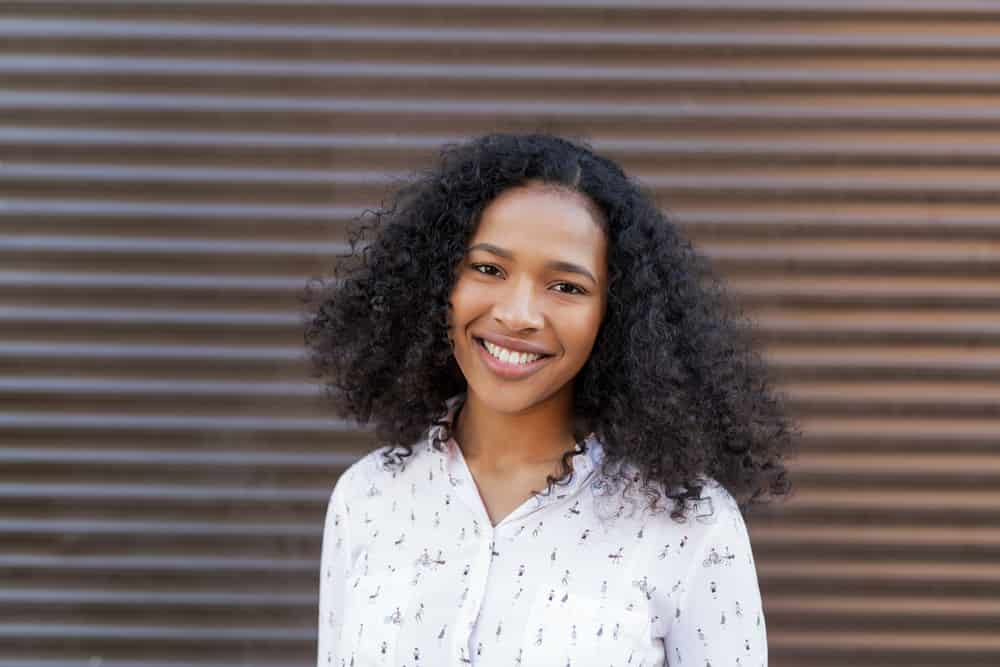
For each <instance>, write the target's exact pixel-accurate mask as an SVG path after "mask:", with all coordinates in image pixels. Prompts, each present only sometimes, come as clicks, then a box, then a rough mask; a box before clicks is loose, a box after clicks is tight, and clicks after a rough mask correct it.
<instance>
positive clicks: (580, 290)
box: [556, 283, 587, 294]
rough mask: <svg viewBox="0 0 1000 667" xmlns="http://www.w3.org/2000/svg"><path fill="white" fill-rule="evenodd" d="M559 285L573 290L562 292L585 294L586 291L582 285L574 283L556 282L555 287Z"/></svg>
mask: <svg viewBox="0 0 1000 667" xmlns="http://www.w3.org/2000/svg"><path fill="white" fill-rule="evenodd" d="M560 285H562V286H564V287H568V288H569V289H571V290H575V291H573V292H563V294H586V293H587V290H585V289H583V288H582V287H579V286H577V285H574V284H573V283H556V286H557V287H558V286H560ZM560 291H561V290H560Z"/></svg>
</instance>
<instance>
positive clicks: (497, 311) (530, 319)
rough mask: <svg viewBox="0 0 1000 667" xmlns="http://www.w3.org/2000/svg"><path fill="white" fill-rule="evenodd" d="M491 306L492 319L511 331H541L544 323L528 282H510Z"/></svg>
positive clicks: (532, 288) (531, 285)
mask: <svg viewBox="0 0 1000 667" xmlns="http://www.w3.org/2000/svg"><path fill="white" fill-rule="evenodd" d="M508 285H509V287H508V289H506V290H504V291H503V294H502V296H500V298H498V299H497V302H496V303H495V304H494V306H493V318H494V319H495V320H496V321H497V322H498V323H500V324H502V325H503V326H505V327H506V328H507V329H509V330H511V331H520V330H523V329H541V328H542V324H543V322H544V321H545V318H544V316H543V315H542V312H541V311H540V310H539V308H538V304H537V302H536V299H535V288H534V286H533V284H532V283H531V281H530V280H520V281H516V282H515V281H510V282H509V283H508Z"/></svg>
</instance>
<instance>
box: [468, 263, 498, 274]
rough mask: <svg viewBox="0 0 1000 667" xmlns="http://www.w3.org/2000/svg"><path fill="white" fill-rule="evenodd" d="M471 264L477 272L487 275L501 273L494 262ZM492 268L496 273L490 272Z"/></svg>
mask: <svg viewBox="0 0 1000 667" xmlns="http://www.w3.org/2000/svg"><path fill="white" fill-rule="evenodd" d="M471 266H472V270H473V271H476V272H477V273H482V274H483V275H485V276H493V275H500V269H498V268H497V267H495V266H493V265H492V264H472V265H471ZM482 269H487V270H486V271H483V270H482ZM490 269H492V270H493V271H496V273H490V272H489V270H490Z"/></svg>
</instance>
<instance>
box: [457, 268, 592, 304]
mask: <svg viewBox="0 0 1000 667" xmlns="http://www.w3.org/2000/svg"><path fill="white" fill-rule="evenodd" d="M471 267H472V270H473V271H475V272H477V273H482V274H483V275H484V276H488V275H492V274H489V273H483V272H482V271H480V270H479V269H480V267H488V268H491V269H495V270H497V271H499V270H500V269H499V268H497V267H496V266H493V265H492V264H472V265H471ZM556 284H557V285H568V286H569V287H572V288H573V289H575V290H576V292H561V294H568V295H570V296H575V295H577V294H580V295H582V294H586V293H587V290H585V289H583V288H582V287H579V286H577V285H574V284H573V283H567V282H560V283H556Z"/></svg>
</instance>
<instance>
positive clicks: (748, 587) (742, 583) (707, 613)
mask: <svg viewBox="0 0 1000 667" xmlns="http://www.w3.org/2000/svg"><path fill="white" fill-rule="evenodd" d="M723 496H725V494H723ZM722 500H723V502H716V505H721V506H722V508H721V510H719V509H717V511H719V512H720V514H719V517H718V520H717V522H716V523H715V525H713V526H712V527H711V529H710V530H709V531H708V533H707V534H706V535H705V538H704V540H703V541H702V546H701V548H700V549H699V552H698V554H697V555H696V556H695V559H694V561H693V562H692V563H691V564H690V567H689V574H688V577H687V581H686V583H685V591H684V594H683V597H682V599H681V600H680V603H679V604H680V607H679V608H680V615H679V616H677V617H676V618H675V619H674V622H673V625H672V627H671V629H670V631H669V633H668V634H667V637H666V638H665V640H664V644H665V648H666V654H667V659H668V661H669V664H671V665H683V666H685V667H705V665H709V664H711V665H739V667H767V629H766V626H765V622H764V612H763V605H762V602H761V597H760V588H759V586H758V583H757V571H756V566H755V564H754V558H753V552H752V550H751V547H750V536H749V534H748V532H747V528H746V524H745V523H744V521H743V517H742V515H741V514H740V512H739V509H738V508H737V507H736V505H735V502H733V503H730V502H725V500H727V498H725V497H723V499H722Z"/></svg>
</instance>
